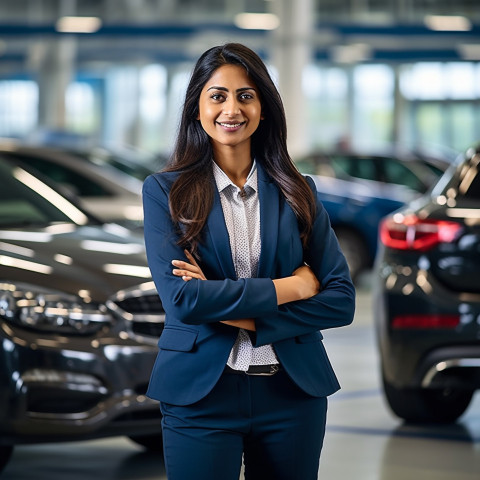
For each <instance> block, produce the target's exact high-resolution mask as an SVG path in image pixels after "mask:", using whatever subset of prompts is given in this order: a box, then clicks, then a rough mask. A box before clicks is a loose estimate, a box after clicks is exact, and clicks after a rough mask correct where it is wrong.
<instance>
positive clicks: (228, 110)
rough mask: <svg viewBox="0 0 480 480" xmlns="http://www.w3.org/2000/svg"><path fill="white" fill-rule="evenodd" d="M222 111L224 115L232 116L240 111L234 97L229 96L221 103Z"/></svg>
mask: <svg viewBox="0 0 480 480" xmlns="http://www.w3.org/2000/svg"><path fill="white" fill-rule="evenodd" d="M223 112H224V113H225V114H226V115H229V116H233V115H237V114H238V113H239V112H240V105H239V103H238V101H237V99H236V98H229V99H227V100H226V101H225V102H224V103H223Z"/></svg>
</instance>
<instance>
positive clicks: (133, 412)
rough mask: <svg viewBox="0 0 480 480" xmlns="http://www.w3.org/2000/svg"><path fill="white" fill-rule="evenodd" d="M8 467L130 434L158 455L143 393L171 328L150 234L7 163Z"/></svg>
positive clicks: (2, 446) (1, 374) (3, 246)
mask: <svg viewBox="0 0 480 480" xmlns="http://www.w3.org/2000/svg"><path fill="white" fill-rule="evenodd" d="M0 178H1V179H2V188H1V189H0V470H1V469H2V467H4V466H5V464H6V463H7V461H8V458H9V456H10V454H11V452H12V450H13V448H14V446H15V445H18V444H25V443H39V442H58V441H68V440H82V439H91V438H100V437H106V436H113V435H126V436H128V437H130V438H131V439H132V440H134V441H135V442H137V443H138V444H140V445H143V446H145V447H147V448H150V449H154V450H160V449H161V415H160V410H159V407H158V403H157V402H155V401H153V400H151V399H149V398H147V397H146V396H145V394H146V389H147V384H148V381H149V376H150V372H151V369H152V366H153V364H154V361H155V358H156V354H157V341H158V338H159V336H160V335H161V332H162V330H163V325H164V318H165V317H164V311H163V308H162V304H161V301H160V299H159V297H158V294H157V292H156V289H155V287H154V285H153V282H152V279H151V276H150V271H149V269H148V265H147V259H146V254H145V248H144V244H143V238H142V237H141V236H139V235H136V234H134V233H132V232H130V231H129V230H127V229H126V228H124V227H122V226H119V225H116V224H105V223H103V222H101V221H99V220H97V219H96V218H94V217H92V216H91V215H90V214H88V213H87V212H86V211H84V210H82V208H81V207H80V206H79V205H76V204H75V203H72V202H71V201H69V200H68V199H67V198H65V197H64V196H62V195H61V193H60V192H59V191H58V190H56V189H55V187H54V185H53V184H52V183H49V182H48V180H46V179H42V178H39V177H38V176H34V175H32V174H31V173H30V172H29V169H28V168H24V166H23V165H22V163H21V162H20V161H18V159H16V160H13V159H12V158H9V159H5V158H4V157H3V156H1V155H0Z"/></svg>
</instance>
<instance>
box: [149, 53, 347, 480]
mask: <svg viewBox="0 0 480 480" xmlns="http://www.w3.org/2000/svg"><path fill="white" fill-rule="evenodd" d="M143 192H144V212H145V245H146V248H147V256H148V260H149V267H150V270H151V272H152V277H153V280H154V282H155V285H156V287H157V290H158V292H159V295H160V298H161V300H162V305H163V306H164V309H165V313H166V316H165V319H166V320H165V329H164V331H163V333H162V336H161V338H160V341H159V347H160V351H159V354H158V357H157V361H156V364H155V366H154V369H153V372H152V375H151V380H150V384H149V389H148V392H147V394H148V395H149V396H150V397H151V398H154V399H157V400H160V405H161V411H162V414H163V436H164V437H163V438H164V444H165V465H166V469H167V475H168V478H169V480H187V479H191V478H196V479H197V480H207V479H208V480H210V479H211V478H222V479H225V480H230V479H231V480H233V479H235V480H237V479H238V478H239V474H240V468H241V463H242V458H243V459H244V463H245V472H246V474H247V477H248V478H265V479H266V478H275V480H286V479H288V480H292V479H293V478H301V479H302V480H313V479H316V478H317V477H318V464H319V457H320V451H321V449H322V443H323V436H324V432H325V420H326V406H327V399H326V397H327V396H328V395H330V394H331V393H333V392H334V391H336V390H337V389H338V388H339V385H338V382H337V380H336V377H335V374H334V372H333V370H332V368H331V366H330V363H329V362H328V360H327V356H326V353H325V350H324V348H323V344H322V341H321V340H322V335H321V333H320V331H319V330H321V329H324V328H333V327H339V326H342V325H347V324H349V323H350V322H351V321H352V316H353V309H354V297H355V294H354V289H353V285H352V283H351V279H350V276H349V273H348V266H347V263H346V261H345V258H344V256H343V254H342V253H341V251H340V248H339V245H338V242H337V239H336V237H335V235H334V233H333V230H332V229H331V227H330V223H329V220H328V217H327V214H326V212H325V210H324V208H323V206H322V205H321V203H320V202H318V201H317V197H316V191H315V187H314V184H313V181H312V180H311V179H306V178H305V177H303V176H302V175H301V174H300V173H299V172H298V170H297V169H296V168H295V166H294V164H293V162H292V160H291V158H290V156H289V154H288V152H287V147H286V121H285V114H284V111H283V105H282V101H281V99H280V96H279V94H278V91H277V89H276V87H275V86H274V84H273V82H272V80H271V78H270V76H269V74H268V71H267V69H266V67H265V65H264V64H263V62H262V61H261V59H260V58H259V57H258V56H257V55H256V54H255V53H254V52H253V51H251V50H250V49H248V48H247V47H245V46H243V45H239V44H227V45H223V46H218V47H213V48H211V49H209V50H207V51H206V52H205V53H204V54H203V55H202V56H201V57H200V59H199V60H198V62H197V64H196V66H195V68H194V71H193V74H192V77H191V80H190V83H189V86H188V88H187V93H186V99H185V105H184V110H183V115H182V121H181V124H180V129H179V135H178V139H177V145H176V148H175V151H174V155H173V162H172V163H171V164H170V165H169V166H168V167H167V168H166V169H165V170H164V171H163V172H161V173H158V174H153V175H151V176H149V177H148V178H147V179H146V181H145V183H144V190H143ZM272 377H273V378H272ZM245 411H250V412H251V414H249V415H247V416H245V415H244V414H243V413H242V412H245ZM205 438H208V442H205ZM292 438H295V439H296V440H295V443H296V447H297V448H295V449H292V444H291V440H292ZM185 458H188V459H189V461H188V462H185Z"/></svg>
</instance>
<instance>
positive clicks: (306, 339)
mask: <svg viewBox="0 0 480 480" xmlns="http://www.w3.org/2000/svg"><path fill="white" fill-rule="evenodd" d="M162 335H163V334H162ZM322 340H323V335H322V334H321V332H320V331H318V332H313V333H306V334H304V335H299V336H298V337H295V342H296V343H315V342H321V341H322Z"/></svg>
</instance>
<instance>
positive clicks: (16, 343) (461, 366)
mask: <svg viewBox="0 0 480 480" xmlns="http://www.w3.org/2000/svg"><path fill="white" fill-rule="evenodd" d="M227 42H240V43H244V44H246V45H247V46H249V47H251V48H252V49H254V50H255V51H256V52H258V53H259V55H260V56H261V57H262V58H263V60H264V61H265V62H266V64H267V66H268V68H269V70H270V72H271V75H272V77H273V79H274V81H275V83H276V84H277V86H278V88H279V90H280V93H281V95H282V98H283V100H284V105H285V109H286V113H287V122H288V133H289V136H288V143H289V150H290V154H291V156H292V159H293V160H294V162H295V163H296V165H297V167H298V169H299V170H300V171H301V172H302V173H304V174H308V175H311V176H312V178H313V179H314V181H315V183H316V185H317V190H318V196H319V198H320V200H321V201H322V203H323V205H324V206H325V209H326V210H327V212H328V214H329V217H330V221H331V224H332V226H333V228H334V230H335V232H336V235H337V237H338V239H339V242H340V244H341V247H342V250H343V252H344V254H345V256H346V258H347V261H348V264H349V267H350V272H351V275H352V278H353V280H354V282H355V283H356V287H357V310H356V315H355V320H354V323H353V325H352V326H351V327H348V328H346V329H335V330H333V331H327V332H325V344H326V347H327V350H328V352H329V356H330V358H331V359H332V363H333V364H334V367H335V370H336V371H337V373H338V375H339V378H340V381H341V384H342V387H343V389H342V391H340V392H339V393H338V394H336V395H334V396H333V397H332V398H331V403H330V404H329V422H328V423H327V436H326V441H325V447H324V454H323V457H322V463H321V468H320V472H319V478H322V479H334V480H340V479H344V478H345V479H346V478H348V479H352V478H354V479H357V480H377V479H378V480H404V479H405V478H412V479H419V480H420V479H422V480H427V479H429V480H430V479H432V480H453V479H454V480H470V479H472V480H473V479H478V472H479V471H480V450H479V444H480V436H479V433H478V432H479V431H480V430H479V427H480V397H479V396H478V390H479V389H480V344H479V339H480V283H479V280H478V272H479V271H480V213H479V212H480V168H479V165H480V147H479V143H478V142H479V140H480V1H479V0H0V182H1V185H2V188H0V472H2V478H5V480H9V479H15V480H21V479H31V478H35V479H40V480H43V479H45V480H47V479H48V480H55V479H64V478H66V476H68V478H71V479H85V478H88V479H96V478H98V479H102V480H103V479H109V478H111V479H117V478H123V479H134V478H135V479H138V478H143V479H150V478H151V479H153V478H166V474H165V471H164V465H163V460H162V455H161V450H162V440H161V428H160V413H159V410H158V405H157V404H156V402H154V401H151V400H149V399H148V398H146V397H145V391H146V386H147V383H148V378H149V373H150V370H151V366H152V364H153V362H154V359H155V356H156V353H157V340H158V337H159V336H160V334H161V332H162V330H163V326H164V311H163V307H162V304H161V302H160V300H159V298H158V295H157V293H156V290H155V288H154V285H153V283H152V282H151V277H150V272H149V270H148V265H147V262H146V257H145V253H144V245H143V232H142V220H143V211H142V203H141V187H142V181H143V180H144V178H145V177H146V176H147V175H149V174H150V173H152V172H155V171H158V170H159V169H161V168H162V167H163V166H164V165H165V163H166V162H167V161H168V158H169V155H170V153H171V150H172V147H173V142H174V139H175V134H176V130H177V126H178V122H179V115H180V113H181V109H182V104H183V100H184V95H185V89H186V85H187V82H188V80H189V76H190V72H191V70H192V68H193V65H194V62H195V61H196V60H197V58H198V57H199V56H200V54H201V53H203V52H204V51H205V50H206V49H208V48H210V47H212V46H215V45H220V44H223V43H227ZM103 437H108V438H105V439H104V438H103ZM67 441H68V442H67ZM77 441H78V442H80V441H82V442H81V443H77ZM346 452H348V457H347V455H346ZM346 460H348V461H346ZM192 480H193V479H192Z"/></svg>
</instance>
